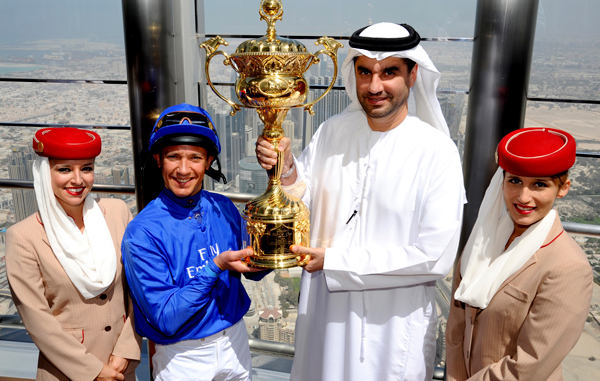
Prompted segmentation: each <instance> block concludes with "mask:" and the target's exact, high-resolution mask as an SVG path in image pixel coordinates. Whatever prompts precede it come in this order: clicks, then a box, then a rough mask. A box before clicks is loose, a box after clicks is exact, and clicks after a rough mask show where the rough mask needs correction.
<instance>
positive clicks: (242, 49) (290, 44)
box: [235, 0, 306, 54]
mask: <svg viewBox="0 0 600 381" xmlns="http://www.w3.org/2000/svg"><path fill="white" fill-rule="evenodd" d="M258 13H259V14H260V19H261V20H265V21H266V22H267V25H268V27H267V34H266V35H265V36H263V37H261V38H259V39H255V40H246V41H244V42H242V43H241V44H240V45H239V46H238V47H237V49H236V50H235V53H236V54H239V53H306V47H305V46H304V44H303V43H301V42H300V41H297V40H294V39H290V38H282V37H280V36H278V35H277V33H276V31H275V23H276V22H277V20H281V17H282V16H283V6H282V4H281V0H262V2H261V3H260V8H259V10H258Z"/></svg>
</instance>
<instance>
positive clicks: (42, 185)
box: [33, 157, 117, 299]
mask: <svg viewBox="0 0 600 381" xmlns="http://www.w3.org/2000/svg"><path fill="white" fill-rule="evenodd" d="M33 185H34V188H35V197H36V200H37V204H38V208H39V212H40V215H41V217H42V222H43V223H44V229H45V230H46V235H47V236H48V241H49V242H50V247H52V251H53V252H54V255H55V256H56V258H57V259H58V261H59V262H60V264H61V265H62V267H63V269H64V270H65V272H66V273H67V275H68V277H69V279H70V280H71V282H72V283H73V285H74V286H75V287H77V289H78V290H79V292H80V293H81V295H83V297H84V298H85V299H91V298H93V297H96V296H98V295H99V294H101V293H102V292H104V291H105V290H106V289H107V288H108V287H109V286H110V285H111V283H112V282H113V280H114V279H115V275H116V273H117V255H116V252H115V247H114V243H113V240H112V237H111V235H110V231H109V230H108V225H107V224H106V220H105V219H104V215H103V213H102V210H100V207H99V206H98V204H97V203H96V201H94V199H93V198H92V197H86V199H85V201H84V205H83V223H84V225H85V229H86V232H87V231H89V232H91V234H82V233H81V231H80V230H79V228H78V227H77V225H76V224H75V221H73V219H72V218H71V217H69V216H68V215H67V213H66V212H65V210H64V209H63V208H62V206H60V204H59V203H58V202H57V201H56V196H55V195H54V192H53V191H52V183H51V178H50V164H49V162H48V158H46V157H38V158H37V159H36V161H35V162H34V163H33Z"/></svg>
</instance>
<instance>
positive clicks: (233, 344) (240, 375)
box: [152, 319, 252, 381]
mask: <svg viewBox="0 0 600 381" xmlns="http://www.w3.org/2000/svg"><path fill="white" fill-rule="evenodd" d="M152 366H153V367H154V371H153V375H154V380H155V381H181V380H186V381H246V380H252V358H251V356H250V348H249V346H248V333H247V332H246V329H245V327H244V320H243V319H242V320H240V321H239V322H237V323H236V324H234V325H233V326H231V327H230V328H228V329H225V330H223V331H221V332H218V333H215V334H214V335H211V336H208V337H205V338H203V339H198V340H185V341H180V342H178V343H175V344H168V345H159V344H156V354H155V355H154V356H153V357H152Z"/></svg>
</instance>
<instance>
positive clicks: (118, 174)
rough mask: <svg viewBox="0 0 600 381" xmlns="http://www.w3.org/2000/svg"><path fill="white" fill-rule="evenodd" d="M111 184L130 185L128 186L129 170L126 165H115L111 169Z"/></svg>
mask: <svg viewBox="0 0 600 381" xmlns="http://www.w3.org/2000/svg"><path fill="white" fill-rule="evenodd" d="M112 175H113V184H117V185H130V184H129V168H128V167H127V166H126V165H120V164H117V165H115V166H114V167H113V169H112Z"/></svg>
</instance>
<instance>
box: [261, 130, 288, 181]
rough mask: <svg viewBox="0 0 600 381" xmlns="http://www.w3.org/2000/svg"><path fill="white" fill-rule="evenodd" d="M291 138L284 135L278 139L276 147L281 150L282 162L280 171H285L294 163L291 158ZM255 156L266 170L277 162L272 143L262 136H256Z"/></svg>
mask: <svg viewBox="0 0 600 381" xmlns="http://www.w3.org/2000/svg"><path fill="white" fill-rule="evenodd" d="M290 143H291V140H290V138H288V137H284V138H282V139H281V140H280V141H279V146H278V147H277V149H278V150H279V151H281V152H283V155H284V156H283V157H284V163H283V170H282V173H287V172H288V171H289V170H290V168H291V167H292V165H293V164H294V159H293V158H292V150H291V147H292V145H291V144H290ZM255 152H256V158H257V159H258V164H260V166H261V167H263V168H264V169H266V170H269V169H271V168H273V166H274V165H275V164H277V152H275V148H274V147H273V144H271V143H269V141H268V140H267V139H265V138H264V137H262V136H259V137H258V140H257V141H256V149H255Z"/></svg>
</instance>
